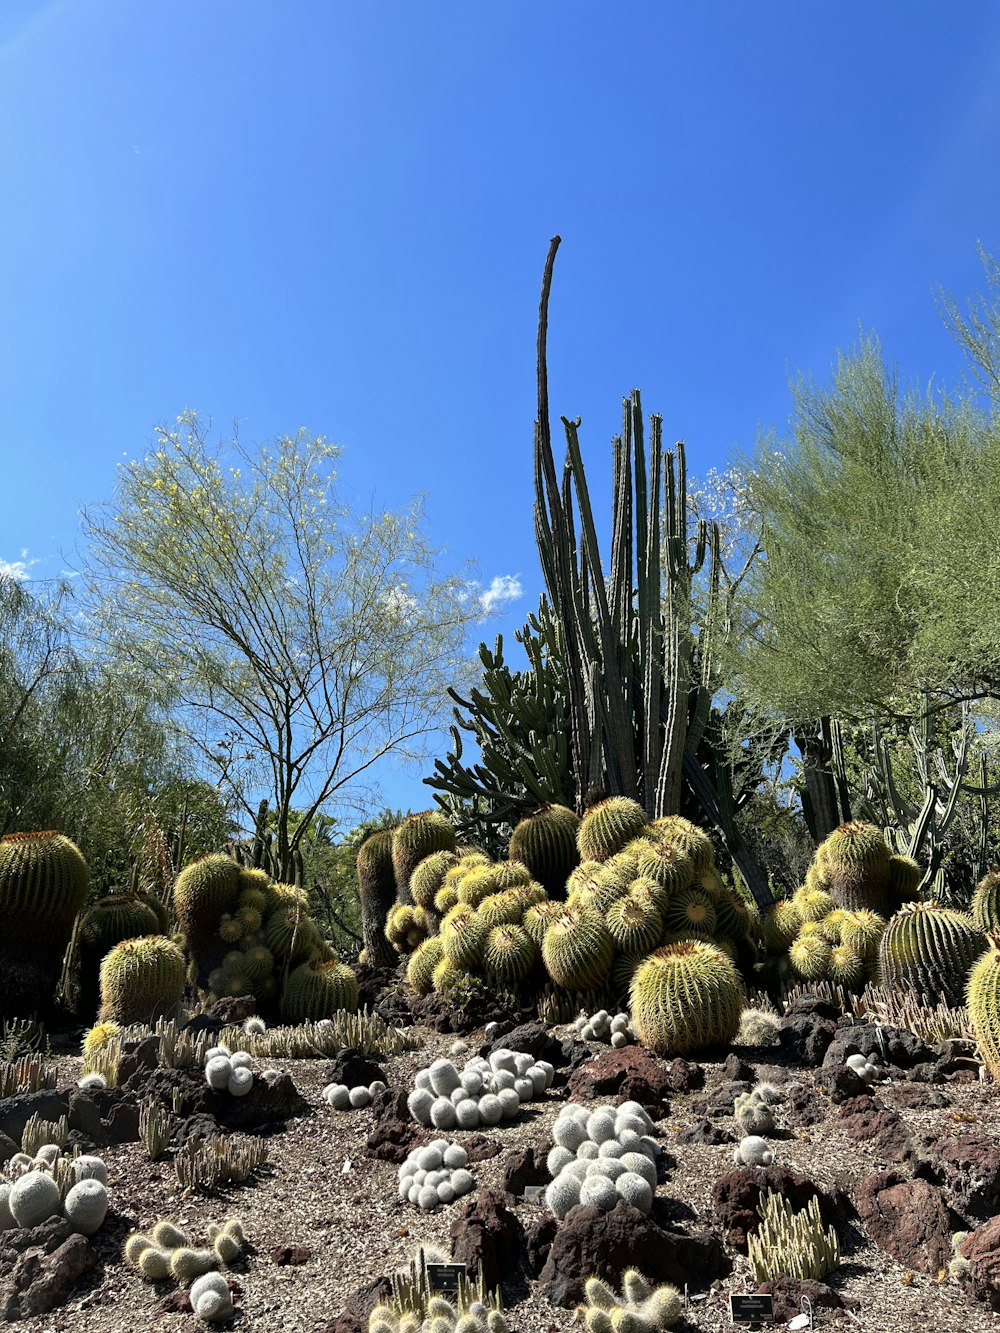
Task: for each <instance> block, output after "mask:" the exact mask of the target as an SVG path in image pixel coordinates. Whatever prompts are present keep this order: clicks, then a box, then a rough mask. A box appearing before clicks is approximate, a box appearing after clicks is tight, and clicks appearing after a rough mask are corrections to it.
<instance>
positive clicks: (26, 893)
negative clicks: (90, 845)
mask: <svg viewBox="0 0 1000 1333" xmlns="http://www.w3.org/2000/svg"><path fill="white" fill-rule="evenodd" d="M88 882H89V873H88V870H87V863H86V861H85V860H84V859H83V857H82V855H81V854H80V852H79V850H78V848H77V847H76V846H75V844H74V843H72V842H70V840H69V838H64V837H63V836H62V834H61V833H55V832H51V831H46V832H41V833H8V834H7V835H6V836H5V837H3V838H0V976H2V978H3V981H2V984H0V1016H5V1017H11V1018H13V1017H24V1016H25V1015H28V1014H31V1013H34V1012H36V1011H38V1010H40V1009H43V1008H44V1007H45V1006H46V1005H47V1004H48V1002H49V1000H50V999H51V998H52V995H53V992H54V991H55V987H56V983H57V982H58V980H59V973H60V970H61V967H62V959H63V953H64V952H65V949H66V945H67V944H68V942H69V938H70V935H71V934H72V931H73V921H74V918H75V917H76V914H77V913H78V912H79V911H80V909H81V908H82V906H83V904H84V901H85V899H86V897H87V886H88Z"/></svg>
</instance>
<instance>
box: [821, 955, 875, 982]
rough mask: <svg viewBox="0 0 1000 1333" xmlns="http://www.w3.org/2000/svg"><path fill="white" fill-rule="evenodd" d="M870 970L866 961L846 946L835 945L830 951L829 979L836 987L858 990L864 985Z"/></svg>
mask: <svg viewBox="0 0 1000 1333" xmlns="http://www.w3.org/2000/svg"><path fill="white" fill-rule="evenodd" d="M867 972H868V969H867V967H866V966H865V960H864V959H863V958H862V957H860V955H858V954H856V953H855V952H854V950H853V949H851V948H849V947H848V946H847V945H846V944H835V945H834V946H833V948H832V949H831V950H830V964H829V968H828V970H827V974H826V975H827V978H828V979H829V980H830V981H831V982H832V983H833V984H834V985H835V986H843V987H844V988H845V989H846V990H857V989H859V988H860V987H861V986H863V985H864V982H865V979H866V976H867Z"/></svg>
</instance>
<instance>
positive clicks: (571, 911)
mask: <svg viewBox="0 0 1000 1333" xmlns="http://www.w3.org/2000/svg"><path fill="white" fill-rule="evenodd" d="M584 822H586V819H585V820H584ZM581 827H582V825H581ZM614 956H615V945H614V941H613V940H612V938H611V935H610V933H609V932H608V928H607V925H606V924H605V921H604V918H603V917H602V916H601V914H600V913H599V912H595V911H593V910H592V909H590V908H585V907H573V906H569V905H567V906H566V907H564V908H563V910H562V911H561V912H560V913H559V915H558V916H557V917H555V918H554V919H553V921H552V924H551V925H550V926H549V928H548V930H547V931H546V932H545V939H544V940H543V942H542V958H543V960H544V962H545V967H546V970H547V971H548V974H549V976H550V977H551V978H552V980H553V981H554V982H555V983H556V985H557V986H562V987H563V989H564V990H596V989H597V988H598V987H599V986H601V985H602V984H603V983H604V981H605V980H606V979H607V977H608V974H609V972H610V971H611V964H612V963H613V962H614Z"/></svg>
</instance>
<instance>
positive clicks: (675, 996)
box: [630, 940, 743, 1055]
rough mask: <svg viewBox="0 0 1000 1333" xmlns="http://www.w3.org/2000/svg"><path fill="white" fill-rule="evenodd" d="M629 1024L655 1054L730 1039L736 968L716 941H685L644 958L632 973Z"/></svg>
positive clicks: (738, 995) (739, 1003) (737, 991)
mask: <svg viewBox="0 0 1000 1333" xmlns="http://www.w3.org/2000/svg"><path fill="white" fill-rule="evenodd" d="M630 998H631V1009H632V1024H633V1027H634V1028H635V1030H636V1033H637V1035H638V1037H639V1040H640V1041H641V1042H642V1044H643V1045H644V1046H646V1047H647V1048H648V1049H649V1050H651V1051H654V1052H655V1053H656V1054H657V1055H685V1054H687V1053H688V1052H689V1051H696V1050H701V1049H703V1048H704V1047H706V1046H714V1045H721V1044H726V1043H730V1042H732V1040H733V1038H734V1037H735V1036H736V1033H737V1031H738V1030H739V1026H740V1012H741V1010H742V1008H743V987H742V985H741V984H740V977H739V973H738V972H737V971H736V968H735V967H734V966H733V964H732V963H731V962H730V960H729V959H728V958H727V957H726V956H725V954H723V953H722V952H721V951H720V950H719V949H717V948H715V946H714V945H711V944H707V943H704V944H703V943H702V942H701V941H699V940H687V941H683V942H682V943H680V944H672V945H667V946H665V947H664V948H662V949H657V951H656V952H655V953H654V954H652V955H651V956H650V957H649V958H647V959H646V961H645V962H644V963H642V964H641V965H640V967H639V968H638V969H637V970H636V973H635V976H634V977H633V978H632V989H631V997H630Z"/></svg>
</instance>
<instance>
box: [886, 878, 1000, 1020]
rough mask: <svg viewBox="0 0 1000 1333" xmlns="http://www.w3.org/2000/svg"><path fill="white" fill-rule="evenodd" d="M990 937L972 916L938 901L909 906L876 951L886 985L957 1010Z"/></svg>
mask: <svg viewBox="0 0 1000 1333" xmlns="http://www.w3.org/2000/svg"><path fill="white" fill-rule="evenodd" d="M985 948H986V936H985V935H984V934H983V932H982V931H981V930H978V929H977V928H976V925H975V922H974V921H973V920H972V918H971V917H968V916H965V915H964V913H962V912H954V911H952V910H951V908H948V907H942V906H940V904H938V903H935V902H927V903H906V904H905V905H904V906H903V907H901V908H900V910H899V911H898V912H897V913H896V914H895V916H894V917H893V918H892V920H891V921H890V922H889V924H888V926H887V927H886V929H885V933H884V934H883V936H882V941H881V943H880V945H879V951H878V975H879V981H880V983H881V984H882V985H883V986H898V987H900V988H901V989H903V990H911V991H915V992H916V993H917V995H918V996H919V998H920V999H922V1000H926V1001H928V1002H930V1003H931V1004H937V1003H938V1002H939V1001H940V1000H941V999H944V1001H945V1002H946V1003H947V1004H950V1005H953V1006H956V1007H957V1006H958V1005H961V1004H962V1003H963V1002H964V998H965V986H966V981H967V978H968V975H969V972H970V970H971V968H972V965H973V963H975V961H976V959H977V958H978V957H979V955H980V954H981V953H982V952H983V950H984V949H985Z"/></svg>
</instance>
